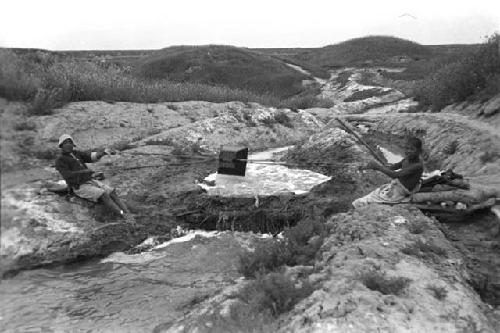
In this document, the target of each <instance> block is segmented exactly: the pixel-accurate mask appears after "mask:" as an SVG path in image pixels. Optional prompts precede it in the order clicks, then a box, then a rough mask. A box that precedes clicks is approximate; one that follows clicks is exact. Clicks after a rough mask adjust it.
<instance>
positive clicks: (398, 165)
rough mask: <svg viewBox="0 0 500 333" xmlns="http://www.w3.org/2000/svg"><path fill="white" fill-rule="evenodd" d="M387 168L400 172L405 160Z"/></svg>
mask: <svg viewBox="0 0 500 333" xmlns="http://www.w3.org/2000/svg"><path fill="white" fill-rule="evenodd" d="M387 167H388V168H389V169H391V170H399V169H401V168H402V167H403V160H401V161H399V162H397V163H394V164H389V165H387Z"/></svg>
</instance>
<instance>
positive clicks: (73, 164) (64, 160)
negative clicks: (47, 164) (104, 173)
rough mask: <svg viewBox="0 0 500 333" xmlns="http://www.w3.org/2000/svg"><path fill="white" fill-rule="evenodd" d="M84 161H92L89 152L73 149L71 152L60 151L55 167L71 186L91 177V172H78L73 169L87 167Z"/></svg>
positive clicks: (73, 186)
mask: <svg viewBox="0 0 500 333" xmlns="http://www.w3.org/2000/svg"><path fill="white" fill-rule="evenodd" d="M85 163H92V158H91V153H90V152H84V151H78V150H73V152H72V153H61V154H60V155H59V156H58V157H57V159H56V169H57V171H59V173H60V174H61V175H62V176H63V178H64V180H65V181H66V183H67V184H68V186H69V187H71V188H78V187H79V186H80V185H81V184H83V183H85V182H87V181H89V180H91V179H92V174H90V173H88V174H78V173H75V171H79V170H84V169H88V167H87V166H86V165H85Z"/></svg>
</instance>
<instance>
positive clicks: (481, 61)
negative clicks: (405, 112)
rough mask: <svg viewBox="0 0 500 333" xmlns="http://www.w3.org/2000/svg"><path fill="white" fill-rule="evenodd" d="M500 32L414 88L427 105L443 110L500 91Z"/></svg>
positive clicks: (419, 100) (433, 109)
mask: <svg viewBox="0 0 500 333" xmlns="http://www.w3.org/2000/svg"><path fill="white" fill-rule="evenodd" d="M499 49H500V35H498V34H495V35H493V36H491V37H490V38H489V39H488V40H487V41H486V43H484V44H483V45H481V47H479V48H478V50H477V51H476V52H473V53H472V54H468V53H466V54H465V55H462V56H461V57H459V59H457V60H455V61H453V62H451V63H448V64H446V65H444V66H442V67H440V68H439V69H437V70H436V72H435V73H434V74H432V75H430V76H429V77H428V78H426V79H424V80H422V81H421V82H419V84H417V86H416V87H415V89H414V95H415V99H416V100H417V101H418V102H420V104H421V105H422V106H423V107H430V108H431V110H432V111H439V110H440V109H442V108H443V107H444V106H446V105H448V104H452V103H456V102H462V101H465V100H467V99H469V98H471V97H474V96H476V97H485V98H487V97H491V96H493V95H494V94H497V93H498V92H500V52H499Z"/></svg>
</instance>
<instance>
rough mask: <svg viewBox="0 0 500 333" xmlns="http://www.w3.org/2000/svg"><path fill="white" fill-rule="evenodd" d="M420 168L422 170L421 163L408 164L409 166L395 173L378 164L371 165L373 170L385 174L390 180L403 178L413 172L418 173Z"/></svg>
mask: <svg viewBox="0 0 500 333" xmlns="http://www.w3.org/2000/svg"><path fill="white" fill-rule="evenodd" d="M421 168H422V163H420V162H419V163H413V164H410V165H408V166H406V167H404V168H402V169H400V170H397V171H395V170H391V169H390V168H388V167H386V166H383V165H380V164H375V165H373V169H374V170H378V171H380V172H383V173H384V174H386V175H387V176H389V177H391V178H401V177H405V176H408V175H411V174H413V173H415V172H418V171H419V170H420V169H421Z"/></svg>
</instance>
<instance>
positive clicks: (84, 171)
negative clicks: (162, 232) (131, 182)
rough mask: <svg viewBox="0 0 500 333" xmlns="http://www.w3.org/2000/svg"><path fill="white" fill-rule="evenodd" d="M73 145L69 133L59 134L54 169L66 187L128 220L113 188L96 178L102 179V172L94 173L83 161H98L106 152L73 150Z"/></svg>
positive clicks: (123, 205)
mask: <svg viewBox="0 0 500 333" xmlns="http://www.w3.org/2000/svg"><path fill="white" fill-rule="evenodd" d="M74 147H75V144H74V141H73V138H72V137H71V136H70V135H68V134H63V135H61V137H60V138H59V148H61V154H60V155H59V156H58V157H57V159H56V169H57V171H59V173H60V174H61V175H62V176H63V178H64V180H65V181H66V183H67V184H68V187H69V188H71V190H72V191H73V193H74V194H75V195H77V196H79V197H80V198H83V199H87V200H90V201H93V202H98V201H99V200H100V201H102V202H103V203H104V205H105V206H106V207H108V208H109V209H111V210H112V211H113V212H115V213H117V214H119V215H120V216H121V217H123V218H124V219H126V220H127V221H128V220H130V218H131V217H130V216H129V215H128V213H129V211H128V208H127V206H126V205H125V204H124V203H123V202H122V201H121V200H120V199H119V198H118V196H117V195H116V192H115V189H114V188H112V187H110V186H108V185H106V184H104V183H102V182H100V181H99V180H98V179H97V178H100V179H102V174H101V175H94V174H95V172H94V171H93V170H90V169H89V168H88V167H87V166H86V165H85V163H92V162H96V161H98V160H99V159H100V158H101V157H103V156H104V155H106V153H105V152H104V151H101V152H83V151H78V150H74ZM96 176H97V177H96Z"/></svg>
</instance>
